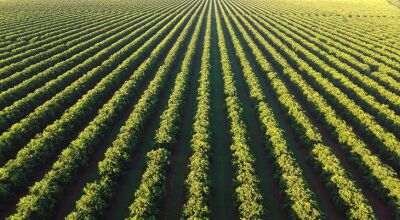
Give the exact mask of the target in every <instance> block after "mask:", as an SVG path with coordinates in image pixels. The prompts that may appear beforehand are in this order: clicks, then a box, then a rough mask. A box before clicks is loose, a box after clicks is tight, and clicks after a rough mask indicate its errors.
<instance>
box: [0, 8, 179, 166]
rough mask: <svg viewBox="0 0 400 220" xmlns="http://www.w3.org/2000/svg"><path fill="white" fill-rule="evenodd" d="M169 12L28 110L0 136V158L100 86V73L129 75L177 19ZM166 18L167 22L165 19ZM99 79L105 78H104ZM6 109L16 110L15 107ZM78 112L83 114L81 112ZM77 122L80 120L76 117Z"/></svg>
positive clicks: (110, 75) (10, 153)
mask: <svg viewBox="0 0 400 220" xmlns="http://www.w3.org/2000/svg"><path fill="white" fill-rule="evenodd" d="M172 15H174V13H172V14H171V15H170V16H169V17H167V18H164V19H163V20H162V21H161V22H159V23H158V24H157V25H154V26H153V27H152V28H150V29H148V30H147V32H146V33H144V34H143V35H142V36H140V37H138V38H136V39H135V40H133V41H131V42H130V43H129V44H128V45H126V46H124V48H122V49H121V50H120V51H118V52H117V53H115V54H113V55H112V56H110V58H109V59H108V60H107V61H106V62H105V63H104V64H105V65H101V66H98V67H96V68H94V69H92V70H91V71H90V72H89V73H87V74H86V75H85V76H84V77H82V78H80V79H79V80H77V81H76V82H74V83H73V84H71V85H70V86H68V88H67V89H66V90H64V91H62V92H61V93H58V94H57V95H56V96H55V97H53V98H52V99H51V100H49V101H47V102H46V103H44V104H43V105H41V106H39V107H38V108H37V109H36V110H35V111H34V112H32V113H30V114H29V115H28V116H27V117H25V118H24V119H22V120H21V121H20V122H19V123H16V124H14V125H13V126H12V127H11V128H10V129H9V130H8V131H7V132H5V133H3V134H2V135H1V136H0V140H1V141H0V155H1V157H3V158H4V159H1V160H5V159H7V158H9V156H7V155H12V153H13V152H16V150H18V149H19V147H20V146H22V145H23V144H25V143H27V142H28V141H29V138H30V137H32V136H33V135H35V134H36V133H37V132H38V131H40V128H43V127H44V126H47V125H48V124H49V123H51V122H52V120H54V119H56V118H57V116H60V115H61V114H62V113H63V112H64V111H65V109H66V107H67V106H68V105H71V104H73V103H75V102H76V100H78V99H79V98H80V97H81V95H82V94H84V92H85V91H86V89H89V88H90V87H93V86H94V85H96V87H99V86H98V85H97V83H98V81H100V80H101V79H102V78H103V77H105V76H106V79H108V80H110V78H112V77H117V76H118V74H122V75H123V76H124V77H121V80H124V78H126V77H128V76H129V74H130V73H131V72H130V71H132V70H133V69H134V68H135V67H136V66H138V65H139V63H140V62H141V61H143V60H144V59H145V58H146V57H147V56H148V54H151V53H152V51H153V49H154V47H155V46H156V45H157V44H158V43H160V41H161V40H162V39H163V38H164V37H165V35H166V34H167V33H168V31H170V30H171V29H172V28H173V26H174V25H175V24H176V23H177V22H178V19H179V17H177V18H175V19H173V20H171V21H169V18H171V16H172ZM167 21H168V23H166V22H167ZM144 27H147V26H144ZM160 28H161V29H160ZM138 30H139V29H138ZM140 30H141V29H140ZM149 37H150V38H149ZM138 47H139V48H138ZM136 48H137V49H136ZM135 49H136V51H135V52H134V53H132V51H133V50H135ZM160 54H161V53H157V52H154V53H153V56H155V55H160ZM150 60H151V59H150ZM121 62H122V63H121ZM148 62H149V61H148ZM110 72H111V73H110ZM102 80H103V81H104V79H102ZM121 82H122V81H121ZM103 83H104V82H103ZM83 85H85V86H83ZM86 87H89V88H86ZM96 87H95V88H96ZM45 88H46V87H45ZM105 89H107V87H101V86H100V90H105ZM100 90H97V92H99V91H100ZM38 92H39V94H38V95H41V94H42V93H43V92H46V91H42V90H38ZM34 94H35V93H34ZM34 94H32V95H34ZM97 95H98V94H97ZM28 97H32V96H28ZM33 98H34V97H33ZM39 98H40V97H39ZM21 101H22V100H21ZM23 104H24V103H23ZM27 104H28V106H26V105H25V106H26V107H27V108H29V103H27ZM9 112H10V113H14V114H17V113H15V112H14V111H9ZM81 113H82V114H83V112H81ZM85 114H88V113H85ZM5 119H7V118H5ZM76 123H80V122H79V121H77V122H76ZM12 149H14V150H12ZM3 155H4V156H3ZM1 157H0V158H1Z"/></svg>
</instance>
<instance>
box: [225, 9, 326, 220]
mask: <svg viewBox="0 0 400 220" xmlns="http://www.w3.org/2000/svg"><path fill="white" fill-rule="evenodd" d="M221 5H222V4H221ZM227 13H228V14H231V13H232V12H231V11H230V10H229V9H228V11H227ZM222 15H223V17H224V19H225V23H226V27H227V29H228V32H229V33H230V38H231V39H232V43H233V46H234V49H235V52H236V56H237V57H238V58H239V60H240V64H241V67H242V71H243V74H244V78H245V81H246V83H247V86H248V87H249V96H250V98H251V100H252V102H253V103H254V105H255V107H256V109H257V112H258V117H259V120H260V122H261V125H262V127H263V130H264V132H265V134H264V135H265V139H266V142H267V143H268V144H267V146H266V147H267V148H271V149H270V150H269V152H271V156H272V158H274V161H275V164H276V169H277V170H278V176H279V178H280V179H279V183H280V187H281V189H282V191H284V192H285V194H286V195H285V196H286V199H287V203H288V204H289V210H290V215H291V216H292V217H293V218H296V219H297V218H298V219H304V218H308V219H320V218H323V216H324V214H323V213H322V212H321V211H320V210H319V207H318V205H317V202H316V200H315V197H314V194H313V192H312V191H311V190H310V188H309V186H308V185H307V183H306V181H305V179H304V177H303V174H302V173H303V172H302V170H301V169H300V167H299V166H298V164H297V162H296V159H295V157H294V156H293V153H292V152H291V150H290V149H289V148H288V144H287V142H286V140H285V137H284V130H283V129H282V128H281V127H280V125H279V123H278V121H277V120H276V119H275V115H274V113H273V111H272V109H271V107H270V105H269V104H268V103H267V101H266V97H265V96H264V94H263V91H262V89H261V84H260V82H259V81H258V79H257V77H256V75H255V74H254V70H253V68H252V67H251V64H250V62H249V61H248V59H247V57H246V54H245V51H244V49H243V47H242V46H241V45H242V43H241V42H240V40H239V39H238V37H237V34H236V33H235V31H234V29H233V27H232V25H231V23H230V22H229V20H228V18H227V16H226V13H225V11H224V10H223V11H222ZM231 18H232V19H233V20H234V21H236V22H237V20H235V19H236V18H235V17H233V16H232V17H231ZM236 22H235V23H236ZM241 31H243V29H241ZM258 59H261V57H257V60H258ZM267 71H268V72H269V71H270V68H268V69H267Z"/></svg>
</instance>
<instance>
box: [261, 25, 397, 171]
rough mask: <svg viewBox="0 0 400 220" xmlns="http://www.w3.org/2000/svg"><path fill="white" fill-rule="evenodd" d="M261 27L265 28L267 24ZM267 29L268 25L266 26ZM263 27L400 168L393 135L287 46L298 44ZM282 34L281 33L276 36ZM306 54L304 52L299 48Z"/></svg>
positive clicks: (317, 85)
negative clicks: (282, 38)
mask: <svg viewBox="0 0 400 220" xmlns="http://www.w3.org/2000/svg"><path fill="white" fill-rule="evenodd" d="M260 23H262V24H265V22H264V21H260ZM265 25H266V27H268V28H269V27H270V26H268V24H265ZM266 27H263V28H264V29H265V30H268V31H265V32H263V34H264V36H267V37H268V39H271V41H273V42H274V45H275V46H276V48H278V50H279V51H280V52H281V54H282V55H283V56H284V58H285V59H287V60H288V61H289V63H290V64H291V65H292V66H294V67H295V68H296V70H297V71H299V72H300V73H301V74H302V76H303V77H305V78H306V79H307V80H308V82H309V83H310V84H312V85H313V86H314V88H316V89H317V90H318V91H319V92H320V93H321V94H323V95H324V96H325V97H326V99H327V101H329V102H330V103H331V104H332V105H334V106H335V107H336V109H338V110H340V112H341V113H342V114H341V115H342V116H343V117H344V118H346V119H347V120H349V121H351V122H352V125H354V126H356V128H357V129H359V130H362V131H363V137H364V138H366V139H367V140H373V142H375V143H376V144H374V145H373V146H375V147H376V149H377V150H378V151H379V152H380V153H381V154H382V155H383V156H384V157H385V158H387V159H388V160H389V161H390V162H391V164H393V165H394V166H395V167H400V148H398V146H400V142H399V141H398V140H397V138H396V137H395V136H394V135H393V134H392V133H390V132H388V131H386V130H385V129H384V128H383V127H382V126H381V125H379V124H378V123H377V122H376V120H375V118H374V117H373V116H371V115H370V114H368V113H366V112H365V111H364V110H363V109H362V108H361V107H360V106H358V105H357V104H356V103H355V102H354V101H353V100H351V99H350V98H349V97H348V95H346V94H345V93H343V92H342V91H340V90H339V89H338V88H337V87H335V86H334V85H333V84H332V83H331V82H330V81H329V80H328V79H326V78H324V77H322V76H321V73H319V72H317V71H315V70H314V68H312V67H311V66H310V65H309V64H308V63H306V62H304V61H303V60H302V59H301V58H300V57H299V56H298V55H297V53H296V52H295V51H294V50H291V49H290V48H289V47H288V46H287V44H295V43H294V42H293V40H291V39H289V38H287V37H286V38H284V39H285V42H286V44H284V43H282V40H279V39H278V38H277V37H276V36H274V35H273V34H272V33H270V32H271V31H272V30H271V31H270V30H269V29H266ZM276 34H280V33H276ZM296 49H297V50H302V48H296Z"/></svg>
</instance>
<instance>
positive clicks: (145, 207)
mask: <svg viewBox="0 0 400 220" xmlns="http://www.w3.org/2000/svg"><path fill="white" fill-rule="evenodd" d="M169 155H170V152H169V151H168V150H166V149H165V148H159V149H157V150H152V151H150V152H149V153H147V165H146V171H145V172H144V174H143V175H142V180H141V181H140V185H139V188H138V189H137V190H136V192H135V200H134V202H133V203H132V205H131V206H129V211H130V213H129V217H128V218H127V219H157V215H158V206H159V204H160V203H159V202H160V200H161V199H162V198H163V197H164V194H165V184H166V179H167V177H166V169H167V165H168V163H169Z"/></svg>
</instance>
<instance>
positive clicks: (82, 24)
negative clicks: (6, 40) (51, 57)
mask: <svg viewBox="0 0 400 220" xmlns="http://www.w3.org/2000/svg"><path fill="white" fill-rule="evenodd" d="M78 17H79V16H74V17H71V18H70V20H69V21H65V23H64V22H63V24H64V25H63V26H57V27H56V32H55V33H56V34H55V33H53V32H52V30H51V28H49V29H48V30H46V29H47V28H46V29H45V30H43V31H42V32H40V31H38V30H37V28H36V31H38V32H36V34H39V35H41V36H42V35H46V36H49V37H47V38H44V39H43V40H39V41H36V42H33V43H29V44H27V45H24V46H16V47H11V48H2V49H6V50H7V51H9V53H4V54H0V59H1V60H0V67H4V66H7V65H10V64H12V63H15V62H19V61H21V60H22V59H25V58H27V57H29V56H32V55H35V54H38V53H41V52H44V51H47V50H49V49H51V48H53V47H55V46H56V45H59V44H62V43H65V42H68V41H73V40H75V39H77V38H79V37H80V36H81V35H82V34H84V33H88V32H87V31H86V30H87V29H90V28H93V27H96V26H97V25H99V24H102V23H104V22H105V21H106V20H108V19H110V16H109V15H99V16H94V17H93V18H92V19H93V20H92V19H88V20H77V18H78ZM121 18H122V17H121ZM121 18H120V19H121ZM88 21H89V22H88ZM42 25H46V24H42ZM52 35H54V36H52ZM24 36H25V37H30V36H29V35H28V36H27V35H24ZM54 42H56V44H54ZM57 43H58V44H57ZM10 46H12V45H10Z"/></svg>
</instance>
